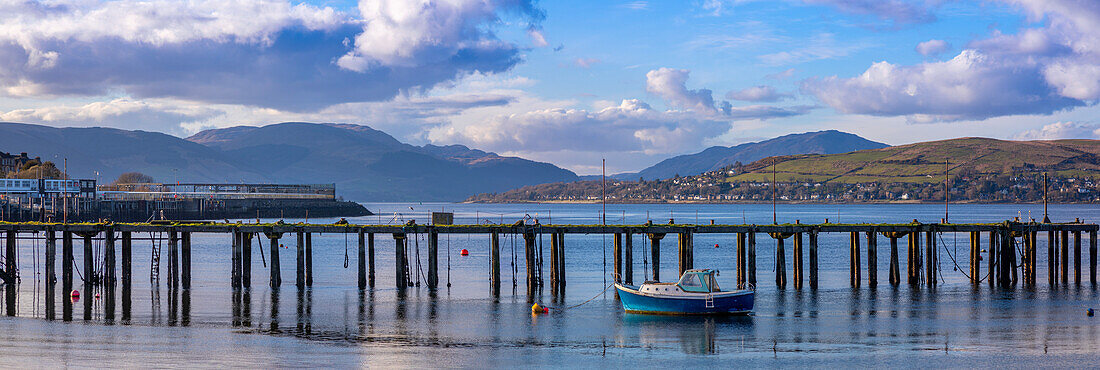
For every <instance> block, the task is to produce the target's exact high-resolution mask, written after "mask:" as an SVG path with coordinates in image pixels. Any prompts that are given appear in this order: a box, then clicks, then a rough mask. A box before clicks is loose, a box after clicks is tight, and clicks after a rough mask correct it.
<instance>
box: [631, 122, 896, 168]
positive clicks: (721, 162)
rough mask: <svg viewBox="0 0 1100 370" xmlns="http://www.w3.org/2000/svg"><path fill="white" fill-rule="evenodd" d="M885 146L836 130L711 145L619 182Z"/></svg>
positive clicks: (656, 165)
mask: <svg viewBox="0 0 1100 370" xmlns="http://www.w3.org/2000/svg"><path fill="white" fill-rule="evenodd" d="M885 147H887V145H886V144H883V143H878V142H874V141H870V140H867V139H864V138H862V137H859V136H856V135H853V134H849V133H846V132H840V131H836V130H828V131H818V132H807V133H802V134H790V135H785V136H780V137H777V138H774V139H769V140H764V141H760V142H755V143H746V144H741V145H736V146H730V147H726V146H713V147H710V148H707V149H706V150H703V151H702V152H699V153H695V154H688V155H681V156H676V157H672V158H669V159H666V160H663V161H661V162H660V163H657V164H655V165H653V166H651V167H649V168H646V169H644V170H642V171H640V172H638V173H630V174H620V175H615V176H614V177H615V178H617V179H620V180H637V179H638V178H639V177H641V178H644V179H646V180H656V179H668V178H672V177H674V176H676V175H680V176H694V175H698V174H701V173H703V172H707V171H714V170H718V169H721V168H723V167H726V166H731V165H734V164H736V163H737V162H741V163H744V164H747V163H752V162H755V161H758V160H760V159H761V158H767V157H772V156H777V155H791V154H834V153H847V152H852V151H856V150H863V149H878V148H885Z"/></svg>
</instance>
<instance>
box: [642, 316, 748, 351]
mask: <svg viewBox="0 0 1100 370" xmlns="http://www.w3.org/2000/svg"><path fill="white" fill-rule="evenodd" d="M622 320H623V327H624V328H627V329H636V330H637V333H638V343H639V344H640V345H642V346H643V347H646V348H660V347H664V346H666V345H667V344H668V343H667V342H668V341H669V340H670V339H674V340H676V342H678V343H677V344H678V345H679V347H680V351H681V352H683V353H685V354H693V355H694V354H717V353H719V349H720V347H719V345H718V343H719V341H718V336H719V334H718V330H717V329H718V327H719V326H722V327H733V328H737V329H744V328H751V327H752V325H753V317H752V316H705V317H679V316H653V315H637V314H624V315H623V317H622ZM736 331H741V330H736Z"/></svg>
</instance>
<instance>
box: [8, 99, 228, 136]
mask: <svg viewBox="0 0 1100 370" xmlns="http://www.w3.org/2000/svg"><path fill="white" fill-rule="evenodd" d="M223 114H225V112H224V111H222V110H220V109H217V108H212V107H208V106H205V105H202V104H188V103H184V102H169V101H160V100H157V101H138V100H133V99H129V98H118V99H114V100H110V101H101V102H93V103H88V104H85V105H62V106H52V107H42V108H28V109H17V110H12V111H8V112H0V121H8V122H23V123H39V124H46V125H53V126H62V125H63V126H110V127H117V128H125V129H141V130H154V131H162V132H168V133H176V134H180V133H183V130H182V129H181V124H186V123H191V122H200V121H204V120H208V119H211V118H214V117H217V116H220V115H223Z"/></svg>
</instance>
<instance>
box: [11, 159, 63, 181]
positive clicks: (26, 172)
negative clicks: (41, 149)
mask: <svg viewBox="0 0 1100 370" xmlns="http://www.w3.org/2000/svg"><path fill="white" fill-rule="evenodd" d="M28 164H29V165H28ZM7 177H8V178H13V179H38V178H42V179H67V178H69V176H68V175H66V174H65V173H64V172H61V170H59V169H57V166H55V165H54V164H53V162H49V161H47V162H45V163H40V162H38V161H37V160H31V161H27V163H26V164H24V165H23V168H22V169H20V170H19V171H18V172H9V173H8V174H7Z"/></svg>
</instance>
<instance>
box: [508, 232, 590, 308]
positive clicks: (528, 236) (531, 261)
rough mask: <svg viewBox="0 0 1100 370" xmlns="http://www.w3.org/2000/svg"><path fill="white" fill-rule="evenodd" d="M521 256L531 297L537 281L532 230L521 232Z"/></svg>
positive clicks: (528, 292) (533, 233)
mask: <svg viewBox="0 0 1100 370" xmlns="http://www.w3.org/2000/svg"><path fill="white" fill-rule="evenodd" d="M605 250H606V249H605ZM523 256H524V266H525V267H526V270H525V271H526V272H527V295H528V296H531V295H533V294H535V289H536V288H538V281H537V280H535V268H536V267H535V232H534V231H533V230H526V231H524V232H523Z"/></svg>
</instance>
